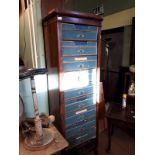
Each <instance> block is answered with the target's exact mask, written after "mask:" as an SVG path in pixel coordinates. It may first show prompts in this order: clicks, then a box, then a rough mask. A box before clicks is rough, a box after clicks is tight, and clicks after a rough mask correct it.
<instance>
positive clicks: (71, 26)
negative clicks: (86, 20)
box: [62, 23, 97, 31]
mask: <svg viewBox="0 0 155 155" xmlns="http://www.w3.org/2000/svg"><path fill="white" fill-rule="evenodd" d="M62 29H63V30H83V31H97V27H96V26H90V25H81V24H67V23H63V24H62Z"/></svg>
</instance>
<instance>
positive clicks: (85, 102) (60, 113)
mask: <svg viewBox="0 0 155 155" xmlns="http://www.w3.org/2000/svg"><path fill="white" fill-rule="evenodd" d="M101 21H102V19H101V18H100V17H98V16H96V15H92V14H85V13H80V12H74V11H62V10H58V9H56V10H53V11H51V13H49V15H48V16H46V17H45V18H44V19H43V29H44V45H45V55H46V65H47V68H48V90H49V110H50V113H51V114H54V115H55V117H56V121H55V123H56V125H57V127H58V129H59V130H60V131H61V133H62V134H63V135H64V136H65V138H66V139H67V140H68V142H69V150H74V148H76V150H80V149H77V148H82V147H85V148H84V150H86V149H89V147H91V143H92V146H93V144H94V143H95V144H97V139H98V136H97V135H98V119H97V118H98V103H99V77H100V50H101V48H100V47H101ZM89 143H90V144H89ZM87 144H89V145H88V146H87ZM81 150H82V149H81ZM74 154H75V150H74ZM80 154H82V152H81V153H80Z"/></svg>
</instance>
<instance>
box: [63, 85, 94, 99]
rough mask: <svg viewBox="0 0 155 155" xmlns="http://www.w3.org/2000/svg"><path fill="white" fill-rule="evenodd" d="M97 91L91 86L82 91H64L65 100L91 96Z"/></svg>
mask: <svg viewBox="0 0 155 155" xmlns="http://www.w3.org/2000/svg"><path fill="white" fill-rule="evenodd" d="M95 90H96V88H95V87H93V85H91V86H87V87H84V88H81V89H72V90H68V91H64V99H68V98H73V97H78V96H82V95H85V94H91V93H93V92H94V91H95Z"/></svg>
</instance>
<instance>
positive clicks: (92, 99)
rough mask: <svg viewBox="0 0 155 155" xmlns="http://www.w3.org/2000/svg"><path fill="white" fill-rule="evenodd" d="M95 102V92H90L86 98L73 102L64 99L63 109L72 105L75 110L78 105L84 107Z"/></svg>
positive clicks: (67, 108)
mask: <svg viewBox="0 0 155 155" xmlns="http://www.w3.org/2000/svg"><path fill="white" fill-rule="evenodd" d="M92 104H96V94H91V95H90V96H89V97H88V98H86V99H81V101H77V102H74V101H72V100H69V101H66V102H65V110H69V109H70V106H72V109H73V110H74V109H75V110H76V109H77V108H78V107H84V106H86V105H88V106H89V105H92Z"/></svg>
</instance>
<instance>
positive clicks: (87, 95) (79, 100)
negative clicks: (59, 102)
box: [64, 94, 96, 106]
mask: <svg viewBox="0 0 155 155" xmlns="http://www.w3.org/2000/svg"><path fill="white" fill-rule="evenodd" d="M91 97H93V103H96V94H86V95H84V96H80V97H77V98H72V99H67V100H65V102H64V103H65V106H69V105H71V104H74V103H77V102H83V101H85V100H87V99H89V98H91Z"/></svg>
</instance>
